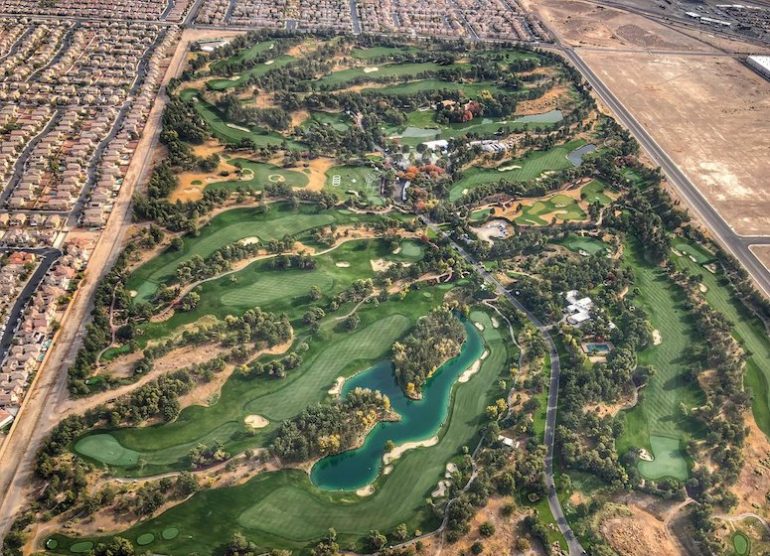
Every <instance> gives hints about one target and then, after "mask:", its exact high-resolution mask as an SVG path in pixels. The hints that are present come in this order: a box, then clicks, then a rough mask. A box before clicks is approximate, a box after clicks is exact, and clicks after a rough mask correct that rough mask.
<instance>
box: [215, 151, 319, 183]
mask: <svg viewBox="0 0 770 556" xmlns="http://www.w3.org/2000/svg"><path fill="white" fill-rule="evenodd" d="M232 163H233V165H235V166H238V167H239V168H242V169H243V172H242V174H241V179H235V180H227V181H221V182H216V183H212V184H210V185H207V186H206V189H229V190H236V189H239V188H240V189H250V190H254V191H262V190H263V189H264V188H265V186H267V185H269V184H271V183H283V184H286V185H289V186H291V187H305V186H306V185H307V184H308V178H307V176H306V175H305V174H303V173H302V172H301V171H298V170H292V169H287V168H281V167H280V166H275V165H274V164H269V163H266V162H253V161H251V160H246V159H243V158H238V159H236V160H233V161H232Z"/></svg>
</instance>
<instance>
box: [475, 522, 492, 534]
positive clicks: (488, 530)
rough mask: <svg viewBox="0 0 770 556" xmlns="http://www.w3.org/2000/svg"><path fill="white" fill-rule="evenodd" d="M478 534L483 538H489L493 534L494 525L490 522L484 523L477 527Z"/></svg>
mask: <svg viewBox="0 0 770 556" xmlns="http://www.w3.org/2000/svg"><path fill="white" fill-rule="evenodd" d="M479 533H481V536H483V537H491V536H492V535H494V534H495V524H494V523H492V522H491V521H485V522H484V523H482V524H481V525H479Z"/></svg>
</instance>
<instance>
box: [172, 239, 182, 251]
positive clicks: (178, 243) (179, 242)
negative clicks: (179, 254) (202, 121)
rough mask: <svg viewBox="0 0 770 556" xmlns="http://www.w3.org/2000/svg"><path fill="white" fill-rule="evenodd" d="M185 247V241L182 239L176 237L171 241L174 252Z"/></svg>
mask: <svg viewBox="0 0 770 556" xmlns="http://www.w3.org/2000/svg"><path fill="white" fill-rule="evenodd" d="M183 247H184V241H183V240H182V238H181V237H175V238H174V239H172V240H171V249H173V250H174V251H181V250H182V248H183Z"/></svg>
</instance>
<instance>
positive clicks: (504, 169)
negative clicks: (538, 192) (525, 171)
mask: <svg viewBox="0 0 770 556" xmlns="http://www.w3.org/2000/svg"><path fill="white" fill-rule="evenodd" d="M519 168H521V166H517V165H516V164H508V165H507V166H499V167H498V168H497V171H498V172H507V171H508V170H518V169H519Z"/></svg>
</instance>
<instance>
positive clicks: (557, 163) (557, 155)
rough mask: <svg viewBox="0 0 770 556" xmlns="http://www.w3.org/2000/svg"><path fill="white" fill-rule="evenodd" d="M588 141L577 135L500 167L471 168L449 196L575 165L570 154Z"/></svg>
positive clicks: (453, 199)
mask: <svg viewBox="0 0 770 556" xmlns="http://www.w3.org/2000/svg"><path fill="white" fill-rule="evenodd" d="M584 143H585V142H584V141H583V140H582V139H576V140H574V141H570V142H568V143H565V144H564V145H559V146H557V147H554V148H552V149H550V150H547V151H535V152H530V153H527V155H526V156H524V157H523V158H519V159H513V160H510V161H507V162H503V163H502V164H501V165H500V166H499V167H498V168H470V169H469V170H467V171H466V172H465V173H464V174H463V177H462V178H461V179H460V180H458V181H457V182H455V184H454V185H453V186H452V189H451V190H450V191H449V200H450V201H456V200H457V199H459V198H460V197H461V196H462V195H463V191H465V190H466V189H467V190H471V189H473V188H474V187H476V186H478V185H482V184H485V183H495V182H498V181H500V180H508V181H529V180H533V179H535V178H537V177H539V176H540V175H542V174H543V172H548V171H554V170H566V169H567V168H570V167H572V164H571V163H570V161H569V160H568V159H567V155H568V154H569V153H570V152H572V151H573V150H574V149H575V148H577V147H579V146H580V145H582V144H584Z"/></svg>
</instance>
